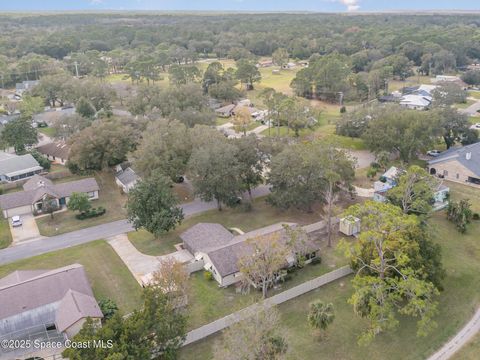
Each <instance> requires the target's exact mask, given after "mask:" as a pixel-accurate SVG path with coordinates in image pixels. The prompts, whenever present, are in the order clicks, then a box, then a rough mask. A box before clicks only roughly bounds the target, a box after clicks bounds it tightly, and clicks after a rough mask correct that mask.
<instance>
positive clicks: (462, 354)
mask: <svg viewBox="0 0 480 360" xmlns="http://www.w3.org/2000/svg"><path fill="white" fill-rule="evenodd" d="M479 356H480V333H478V334H477V335H475V336H474V337H473V339H472V340H470V341H469V342H468V343H467V344H466V345H465V346H464V347H462V348H461V349H460V351H459V352H457V353H456V354H455V355H453V356H452V358H451V359H452V360H478V358H479Z"/></svg>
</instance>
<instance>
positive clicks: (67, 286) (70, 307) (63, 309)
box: [0, 264, 103, 358]
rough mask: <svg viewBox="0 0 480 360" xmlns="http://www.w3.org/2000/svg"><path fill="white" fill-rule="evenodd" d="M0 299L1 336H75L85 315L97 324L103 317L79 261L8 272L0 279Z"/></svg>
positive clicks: (52, 338) (58, 338)
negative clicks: (41, 268)
mask: <svg viewBox="0 0 480 360" xmlns="http://www.w3.org/2000/svg"><path fill="white" fill-rule="evenodd" d="M0 303H1V304H2V306H0V336H1V337H2V339H3V340H5V339H6V340H20V341H22V340H31V341H34V340H36V339H38V340H40V341H44V340H45V339H47V338H48V339H49V340H50V341H60V342H63V341H65V340H66V339H67V338H70V339H71V338H72V337H73V336H75V335H76V334H77V333H78V332H79V331H80V329H81V328H82V326H83V324H84V322H85V321H86V320H87V318H91V319H92V320H93V321H94V322H95V323H96V324H97V325H98V326H101V319H102V318H103V314H102V311H101V310H100V307H99V306H98V304H97V301H96V300H95V297H94V295H93V291H92V288H91V287H90V283H89V281H88V278H87V275H86V273H85V269H84V268H83V266H82V265H80V264H72V265H69V266H65V267H61V268H58V269H53V270H21V271H20V270H19V271H15V272H13V273H10V274H9V275H7V276H5V277H3V278H1V279H0ZM31 350H32V349H28V350H27V351H31ZM7 351H11V350H10V349H0V357H2V355H4V356H7V354H6V353H7ZM19 351H20V352H21V351H22V350H19ZM23 351H25V350H23ZM8 355H9V358H11V357H10V356H12V355H13V354H12V353H10V352H9V353H8ZM15 355H17V356H19V355H20V353H18V352H16V353H15ZM2 358H3V357H2ZM15 358H17V357H15ZM22 358H23V357H22Z"/></svg>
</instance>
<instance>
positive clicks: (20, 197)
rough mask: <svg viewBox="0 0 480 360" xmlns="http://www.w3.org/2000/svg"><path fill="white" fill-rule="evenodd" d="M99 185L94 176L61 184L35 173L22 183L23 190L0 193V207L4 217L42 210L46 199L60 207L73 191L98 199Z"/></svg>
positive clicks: (65, 202) (35, 212)
mask: <svg viewBox="0 0 480 360" xmlns="http://www.w3.org/2000/svg"><path fill="white" fill-rule="evenodd" d="M99 190H100V189H99V187H98V184H97V181H96V180H95V179H94V178H86V179H81V180H77V181H71V182H66V183H61V184H54V183H52V181H51V180H49V179H47V178H45V177H43V176H40V175H35V176H33V177H32V178H31V179H29V180H28V181H27V182H26V183H25V184H24V185H23V191H18V192H14V193H11V194H5V195H0V209H1V210H2V214H3V217H4V218H9V217H12V216H15V215H24V214H32V213H33V214H37V213H41V212H42V207H43V204H44V203H45V201H46V200H51V201H54V202H55V204H56V206H57V207H58V208H59V209H60V208H62V207H63V206H65V205H66V204H67V203H68V200H69V199H70V196H71V195H72V194H73V193H74V192H77V193H85V194H87V195H88V197H89V199H90V200H95V199H98V192H99Z"/></svg>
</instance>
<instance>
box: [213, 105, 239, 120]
mask: <svg viewBox="0 0 480 360" xmlns="http://www.w3.org/2000/svg"><path fill="white" fill-rule="evenodd" d="M235 106H236V105H235V104H228V105H225V106H222V107H220V108H218V109H215V114H216V115H217V116H220V117H223V118H227V117H230V116H232V111H233V109H234V108H235Z"/></svg>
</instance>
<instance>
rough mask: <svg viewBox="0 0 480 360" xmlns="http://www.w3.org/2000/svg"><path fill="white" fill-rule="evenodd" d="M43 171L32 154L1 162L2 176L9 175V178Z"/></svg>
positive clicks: (0, 172)
mask: <svg viewBox="0 0 480 360" xmlns="http://www.w3.org/2000/svg"><path fill="white" fill-rule="evenodd" d="M2 158H3V157H2ZM42 169H43V168H42V167H41V166H40V165H39V164H38V162H37V160H35V158H34V157H33V156H32V155H30V154H25V155H20V156H14V157H8V158H3V160H0V174H1V175H7V176H8V177H12V176H15V175H19V174H23V173H25V172H31V171H37V170H42Z"/></svg>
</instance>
